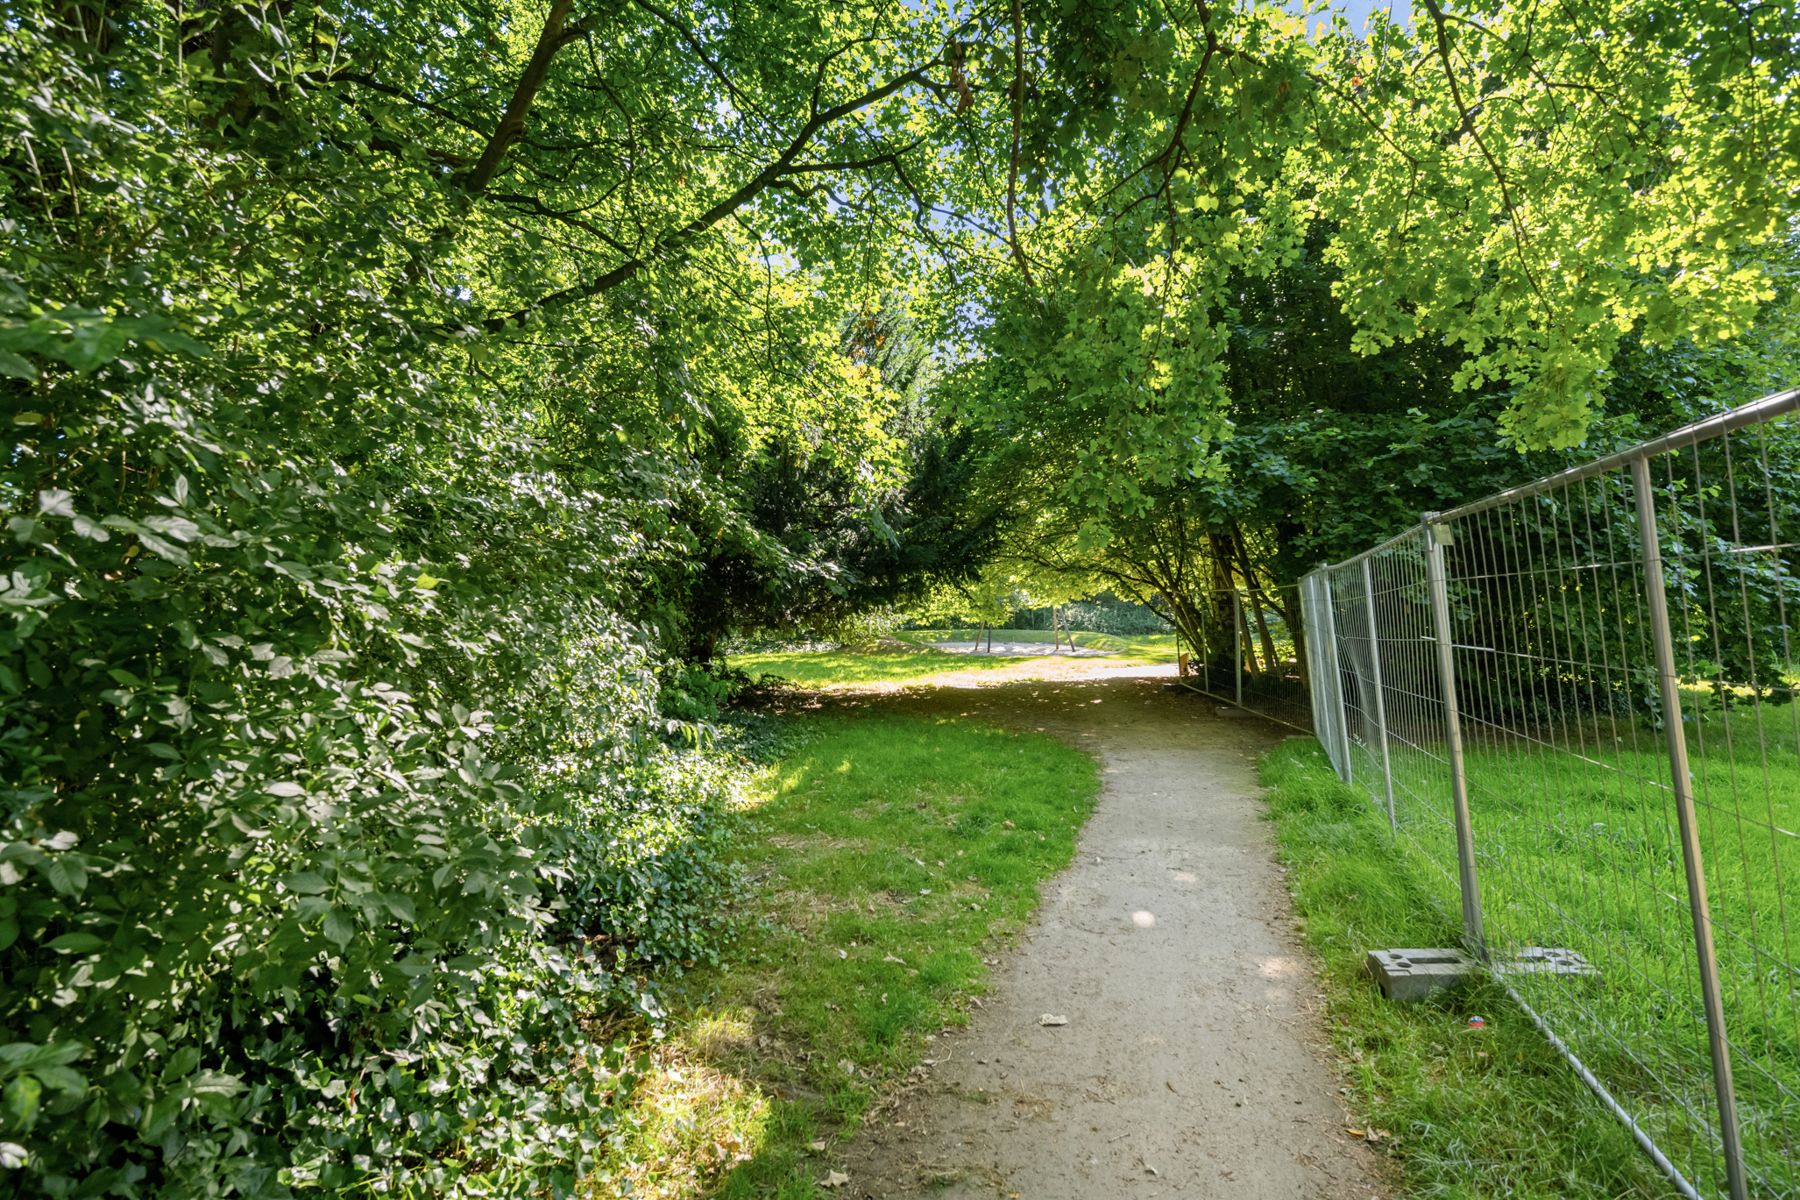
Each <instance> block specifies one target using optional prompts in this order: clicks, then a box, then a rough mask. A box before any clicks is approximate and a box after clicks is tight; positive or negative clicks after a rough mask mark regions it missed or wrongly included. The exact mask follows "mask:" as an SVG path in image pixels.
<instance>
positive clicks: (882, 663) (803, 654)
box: [729, 629, 1175, 687]
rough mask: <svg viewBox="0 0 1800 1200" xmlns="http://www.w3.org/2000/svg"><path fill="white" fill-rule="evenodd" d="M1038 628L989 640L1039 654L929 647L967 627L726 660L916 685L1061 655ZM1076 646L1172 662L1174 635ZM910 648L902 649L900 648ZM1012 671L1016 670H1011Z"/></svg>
mask: <svg viewBox="0 0 1800 1200" xmlns="http://www.w3.org/2000/svg"><path fill="white" fill-rule="evenodd" d="M1050 637H1051V635H1050V633H1049V632H1048V631H1047V630H1042V629H996V630H994V641H995V642H996V643H1000V642H1013V643H1018V642H1026V643H1033V644H1036V643H1042V645H1043V647H1044V651H1043V654H1042V655H1041V656H1034V655H1029V654H1027V655H1018V654H1012V655H1008V654H986V653H979V652H977V653H967V654H965V653H952V652H947V651H943V650H937V649H933V648H932V647H931V646H930V645H929V643H931V642H955V641H964V642H967V641H973V640H974V639H975V631H974V630H972V629H934V630H910V631H908V632H906V633H902V634H898V635H896V637H895V638H894V639H893V640H892V641H891V642H889V643H887V644H886V645H884V646H883V647H881V648H876V649H856V648H839V649H832V650H774V651H761V652H757V653H752V654H734V655H732V656H731V658H730V659H729V664H730V665H731V666H732V667H734V668H736V669H737V670H741V671H743V672H745V673H746V674H748V675H749V676H750V677H751V678H753V679H755V678H760V677H761V676H764V675H773V676H776V677H778V678H781V679H785V680H787V681H788V682H790V683H795V684H798V685H800V686H801V687H829V686H833V685H836V686H855V685H859V684H870V683H920V682H925V681H928V680H930V679H932V678H933V677H934V676H938V675H943V674H945V673H947V672H951V671H998V670H1005V669H1008V668H1016V667H1021V666H1024V665H1026V664H1030V663H1032V662H1035V661H1038V659H1039V658H1042V659H1044V660H1047V661H1050V662H1059V661H1063V660H1064V659H1066V657H1067V656H1066V655H1064V656H1060V657H1059V656H1058V655H1056V653H1055V652H1054V650H1053V649H1052V647H1051V644H1050ZM1075 637H1076V645H1078V646H1080V647H1082V648H1084V649H1096V650H1105V651H1106V652H1107V658H1106V661H1107V662H1114V663H1120V664H1124V663H1139V662H1143V663H1170V662H1174V661H1175V635H1174V634H1153V635H1148V636H1144V637H1135V638H1119V637H1113V636H1112V635H1110V634H1103V633H1078V634H1076V635H1075ZM902 645H904V646H907V647H910V648H905V649H902V648H900V646H902ZM1015 674H1016V672H1015Z"/></svg>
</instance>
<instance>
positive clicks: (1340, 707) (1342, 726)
mask: <svg viewBox="0 0 1800 1200" xmlns="http://www.w3.org/2000/svg"><path fill="white" fill-rule="evenodd" d="M1323 582H1324V585H1325V586H1324V589H1323V592H1324V594H1323V595H1322V596H1321V597H1320V600H1321V602H1322V604H1323V606H1324V609H1325V640H1326V641H1327V642H1328V643H1329V644H1330V646H1331V698H1332V700H1333V701H1334V702H1335V708H1336V710H1337V711H1336V715H1335V716H1334V717H1333V720H1332V723H1333V724H1334V725H1336V726H1337V748H1338V753H1339V755H1340V756H1341V757H1342V758H1343V760H1344V765H1343V775H1344V782H1345V783H1355V782H1356V772H1355V769H1354V768H1353V767H1352V766H1351V765H1350V720H1349V717H1348V715H1347V714H1346V713H1345V712H1344V675H1343V672H1342V671H1340V670H1339V669H1338V637H1337V597H1336V592H1335V589H1334V588H1333V587H1332V583H1331V570H1330V569H1329V568H1327V569H1326V571H1325V577H1324V580H1323Z"/></svg>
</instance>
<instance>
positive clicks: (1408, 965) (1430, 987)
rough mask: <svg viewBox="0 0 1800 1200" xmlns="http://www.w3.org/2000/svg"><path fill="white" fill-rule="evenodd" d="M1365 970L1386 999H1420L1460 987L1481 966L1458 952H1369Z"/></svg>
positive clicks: (1472, 976) (1477, 971) (1478, 970)
mask: <svg viewBox="0 0 1800 1200" xmlns="http://www.w3.org/2000/svg"><path fill="white" fill-rule="evenodd" d="M1368 968H1369V974H1370V975H1372V976H1374V977H1375V982H1376V983H1377V984H1379V985H1380V987H1381V994H1382V995H1383V996H1386V997H1387V998H1388V999H1389V1000H1423V999H1424V998H1425V997H1427V996H1429V995H1431V994H1432V993H1434V992H1441V991H1445V990H1446V989H1449V988H1455V987H1461V986H1462V985H1463V984H1465V983H1467V982H1468V981H1469V980H1470V979H1472V978H1474V977H1475V975H1476V974H1478V973H1479V972H1480V970H1481V964H1480V963H1478V962H1476V961H1475V960H1474V959H1473V958H1470V957H1469V956H1468V955H1467V954H1464V953H1463V952H1462V951H1461V950H1447V949H1444V950H1371V951H1369V959H1368Z"/></svg>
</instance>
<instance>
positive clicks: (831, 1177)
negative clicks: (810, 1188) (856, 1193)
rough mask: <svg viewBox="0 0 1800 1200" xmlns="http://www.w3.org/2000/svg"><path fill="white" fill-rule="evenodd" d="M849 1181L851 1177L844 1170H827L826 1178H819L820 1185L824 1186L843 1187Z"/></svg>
mask: <svg viewBox="0 0 1800 1200" xmlns="http://www.w3.org/2000/svg"><path fill="white" fill-rule="evenodd" d="M849 1182H850V1177H849V1176H848V1175H846V1174H844V1173H843V1172H842V1171H827V1172H826V1173H825V1178H823V1179H821V1180H819V1186H820V1187H822V1188H841V1187H843V1186H844V1185H845V1184H846V1183H849Z"/></svg>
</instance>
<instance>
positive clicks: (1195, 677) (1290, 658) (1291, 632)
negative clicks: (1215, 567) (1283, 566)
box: [1185, 587, 1315, 730]
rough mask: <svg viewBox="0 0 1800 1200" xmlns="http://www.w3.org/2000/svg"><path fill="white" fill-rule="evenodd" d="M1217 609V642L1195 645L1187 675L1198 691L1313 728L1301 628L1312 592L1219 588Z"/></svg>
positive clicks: (1214, 604)
mask: <svg viewBox="0 0 1800 1200" xmlns="http://www.w3.org/2000/svg"><path fill="white" fill-rule="evenodd" d="M1208 599H1209V601H1210V607H1211V611H1213V612H1214V613H1216V614H1218V615H1217V618H1216V620H1217V624H1218V625H1219V629H1218V631H1217V636H1216V638H1215V642H1214V645H1213V646H1211V647H1200V648H1197V649H1196V650H1195V652H1194V654H1193V656H1192V659H1191V660H1190V661H1189V662H1188V664H1187V671H1188V674H1187V675H1186V677H1185V678H1186V681H1187V682H1188V684H1189V686H1191V687H1193V688H1194V689H1195V690H1196V691H1200V692H1204V693H1205V694H1207V695H1209V696H1212V697H1214V698H1215V699H1218V700H1221V701H1225V702H1227V703H1230V704H1235V705H1238V706H1240V707H1243V708H1246V709H1249V710H1251V711H1253V712H1256V713H1259V714H1261V715H1262V716H1265V717H1269V718H1271V719H1273V720H1276V721H1279V722H1281V723H1282V724H1284V725H1290V726H1292V727H1294V728H1296V729H1301V730H1311V729H1313V728H1314V726H1313V718H1314V715H1315V710H1314V707H1313V705H1312V699H1311V696H1310V694H1309V692H1308V689H1307V685H1306V679H1305V672H1304V668H1303V666H1302V662H1301V653H1300V638H1301V632H1300V631H1301V630H1302V629H1303V628H1305V627H1306V626H1307V624H1308V622H1309V620H1310V618H1309V616H1308V615H1307V612H1308V607H1309V605H1310V604H1311V600H1310V598H1309V597H1308V596H1307V595H1306V594H1305V593H1304V592H1303V590H1302V589H1301V588H1299V587H1282V588H1275V589H1264V588H1258V589H1257V590H1255V591H1252V590H1249V589H1227V590H1221V591H1219V592H1216V593H1214V594H1213V595H1211V596H1210V597H1208Z"/></svg>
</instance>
